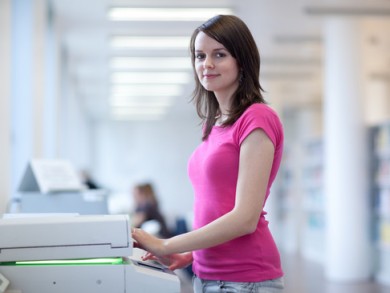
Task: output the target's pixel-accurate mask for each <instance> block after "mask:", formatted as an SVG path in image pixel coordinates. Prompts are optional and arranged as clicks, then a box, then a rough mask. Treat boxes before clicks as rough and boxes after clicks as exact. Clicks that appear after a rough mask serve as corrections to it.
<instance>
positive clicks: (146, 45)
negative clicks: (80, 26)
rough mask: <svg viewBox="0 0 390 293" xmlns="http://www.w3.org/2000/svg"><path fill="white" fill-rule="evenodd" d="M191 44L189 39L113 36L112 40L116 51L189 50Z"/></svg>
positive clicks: (111, 42) (111, 44) (111, 43)
mask: <svg viewBox="0 0 390 293" xmlns="http://www.w3.org/2000/svg"><path fill="white" fill-rule="evenodd" d="M189 44H190V38H189V37H173V36H172V37H171V36H163V37H154V36H153V37H146V36H145V37H138V36H113V37H111V39H110V46H111V47H112V48H116V49H118V48H120V49H150V50H160V49H187V48H189Z"/></svg>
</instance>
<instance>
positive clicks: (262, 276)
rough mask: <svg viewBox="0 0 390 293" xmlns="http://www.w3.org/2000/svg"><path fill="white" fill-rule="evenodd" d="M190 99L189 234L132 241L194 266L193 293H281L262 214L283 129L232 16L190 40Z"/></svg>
mask: <svg viewBox="0 0 390 293" xmlns="http://www.w3.org/2000/svg"><path fill="white" fill-rule="evenodd" d="M190 49H191V59H192V64H193V68H194V72H195V76H196V87H195V90H194V102H195V104H196V108H197V112H198V114H199V116H200V118H202V119H203V122H204V127H203V137H202V143H201V144H200V146H199V147H198V148H197V149H196V150H195V151H194V153H193V154H192V156H191V158H190V160H189V164H188V173H189V177H190V179H191V182H192V185H193V188H194V193H195V203H194V227H193V230H192V231H191V232H188V233H185V234H182V235H178V236H175V237H172V238H169V239H159V238H156V237H154V236H152V235H149V234H147V233H146V232H144V231H142V230H140V229H134V230H133V232H132V237H133V238H134V240H135V241H136V243H137V245H138V246H139V247H142V248H144V249H145V250H147V251H148V253H147V254H146V255H145V256H144V258H145V259H154V260H158V261H160V262H162V263H163V264H165V265H167V266H168V267H169V268H170V269H172V270H174V269H177V268H182V267H185V266H187V265H189V264H191V263H192V266H193V271H194V274H195V277H194V279H193V284H194V290H195V292H210V293H211V292H263V293H266V292H267V293H268V292H281V291H282V289H283V278H282V276H283V271H282V268H281V262H280V255H279V252H278V249H277V247H276V245H275V243H274V240H273V237H272V235H271V233H270V231H269V229H268V222H267V220H266V218H265V215H266V212H265V211H264V210H263V207H264V204H265V201H266V200H267V197H268V195H269V193H270V188H271V185H272V182H273V181H274V179H275V176H276V174H277V171H278V169H279V165H280V161H281V157H282V152H283V128H282V124H281V122H280V120H279V118H278V116H277V114H276V113H275V112H274V111H273V110H272V109H271V108H270V107H269V106H268V105H266V103H265V100H264V98H263V96H262V94H261V92H262V88H261V86H260V83H259V71H260V56H259V52H258V49H257V46H256V43H255V41H254V39H253V36H252V34H251V32H250V31H249V29H248V27H247V26H246V25H245V23H244V22H243V21H242V20H241V19H239V18H238V17H236V16H231V15H218V16H215V17H213V18H211V19H210V20H208V21H207V22H205V23H204V24H202V25H201V26H200V27H198V28H197V29H196V30H195V31H194V33H193V35H192V38H191V43H190Z"/></svg>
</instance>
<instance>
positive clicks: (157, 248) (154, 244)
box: [131, 228, 165, 256]
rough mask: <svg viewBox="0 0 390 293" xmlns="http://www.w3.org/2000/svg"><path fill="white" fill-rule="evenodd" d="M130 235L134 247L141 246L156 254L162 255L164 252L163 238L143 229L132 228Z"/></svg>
mask: <svg viewBox="0 0 390 293" xmlns="http://www.w3.org/2000/svg"><path fill="white" fill-rule="evenodd" d="M131 236H132V237H133V239H134V240H135V241H136V242H135V243H134V247H138V248H141V249H143V250H146V251H148V252H151V253H152V254H153V255H156V256H163V255H164V254H165V253H164V240H163V239H160V238H157V237H155V236H153V235H151V234H149V233H147V232H145V231H144V230H141V229H137V228H134V229H133V230H132V233H131Z"/></svg>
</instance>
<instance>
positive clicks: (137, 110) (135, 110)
mask: <svg viewBox="0 0 390 293" xmlns="http://www.w3.org/2000/svg"><path fill="white" fill-rule="evenodd" d="M165 112H166V108H161V107H118V108H116V107H115V108H111V113H112V114H114V115H122V116H124V115H161V114H164V113H165Z"/></svg>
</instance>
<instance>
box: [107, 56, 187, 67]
mask: <svg viewBox="0 0 390 293" xmlns="http://www.w3.org/2000/svg"><path fill="white" fill-rule="evenodd" d="M110 68H111V69H113V70H139V69H144V70H150V69H153V70H157V69H160V70H188V69H191V68H192V65H191V59H190V58H189V57H112V58H111V60H110Z"/></svg>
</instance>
